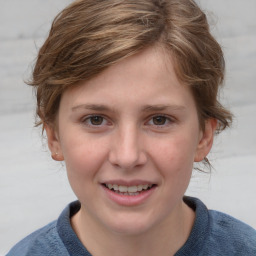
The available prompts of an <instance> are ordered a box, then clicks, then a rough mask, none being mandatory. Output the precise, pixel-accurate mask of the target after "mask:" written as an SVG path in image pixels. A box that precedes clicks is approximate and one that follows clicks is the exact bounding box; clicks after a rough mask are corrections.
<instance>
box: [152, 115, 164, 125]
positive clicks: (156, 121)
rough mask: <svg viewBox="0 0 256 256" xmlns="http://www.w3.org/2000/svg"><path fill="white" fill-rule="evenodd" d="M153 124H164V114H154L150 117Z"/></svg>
mask: <svg viewBox="0 0 256 256" xmlns="http://www.w3.org/2000/svg"><path fill="white" fill-rule="evenodd" d="M152 121H153V124H154V125H164V124H165V123H166V121H167V117H165V116H154V117H153V118H152Z"/></svg>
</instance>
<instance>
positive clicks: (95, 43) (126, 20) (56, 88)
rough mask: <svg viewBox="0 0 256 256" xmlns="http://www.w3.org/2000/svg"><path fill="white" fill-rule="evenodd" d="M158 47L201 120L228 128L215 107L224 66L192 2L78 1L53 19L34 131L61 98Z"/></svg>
mask: <svg viewBox="0 0 256 256" xmlns="http://www.w3.org/2000/svg"><path fill="white" fill-rule="evenodd" d="M156 44H160V45H162V46H164V48H165V49H166V50H167V51H169V52H170V54H171V56H172V57H173V59H174V63H175V72H176V75H177V77H178V78H179V80H180V81H181V82H182V83H184V84H186V85H187V86H189V87H190V88H191V91H192V94H193V96H194V99H195V102H196V106H197V111H198V116H199V122H200V126H201V128H202V129H204V123H205V120H207V119H209V118H214V119H216V120H217V121H218V127H217V132H220V131H222V130H224V129H225V128H226V127H228V126H230V124H231V122H232V114H231V113H230V112H229V111H228V110H226V109H225V108H224V107H223V106H222V105H221V104H220V102H219V101H218V91H219V88H220V86H221V85H222V84H223V79H224V70H225V61H224V57H223V52H222V49H221V47H220V45H219V44H218V42H217V41H216V40H215V39H214V38H213V36H212V35H211V33H210V29H209V24H208V22H207V18H206V15H205V13H204V12H203V11H202V10H201V9H200V8H199V6H198V5H197V4H196V3H195V2H194V1H193V0H76V1H74V2H72V3H71V4H70V5H69V6H68V7H66V8H65V9H64V10H63V11H61V12H60V13H59V14H58V15H57V16H56V18H55V19H54V20H53V23H52V26H51V29H50V32H49V35H48V37H47V39H46V41H45V42H44V44H43V46H42V47H41V49H40V50H39V53H38V57H37V59H36V63H35V66H34V70H33V74H32V79H31V81H30V82H28V84H30V85H32V86H34V87H35V88H36V95H37V116H38V117H39V119H37V120H36V125H37V126H38V125H41V124H43V130H44V124H54V121H55V119H56V115H57V113H58V109H59V103H60V100H61V95H62V94H63V92H64V91H65V90H66V89H67V88H70V87H72V86H76V84H78V82H79V81H82V80H88V79H90V78H92V77H94V76H96V75H97V74H99V73H101V72H102V71H103V70H104V69H106V68H107V67H109V66H111V65H113V64H115V63H117V62H119V61H120V60H122V59H124V58H127V57H128V56H131V55H134V54H136V53H137V52H139V51H141V50H143V49H145V48H146V47H150V46H153V45H156Z"/></svg>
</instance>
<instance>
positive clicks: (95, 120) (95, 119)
mask: <svg viewBox="0 0 256 256" xmlns="http://www.w3.org/2000/svg"><path fill="white" fill-rule="evenodd" d="M102 122H103V117H101V116H93V117H91V123H92V124H93V125H101V124H102Z"/></svg>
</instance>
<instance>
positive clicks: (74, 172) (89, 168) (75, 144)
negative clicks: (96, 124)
mask: <svg viewBox="0 0 256 256" xmlns="http://www.w3.org/2000/svg"><path fill="white" fill-rule="evenodd" d="M102 145H104V143H101V147H99V146H98V145H97V143H95V141H94V143H93V141H91V140H90V139H82V140H81V139H79V138H78V139H70V140H66V141H65V143H64V144H63V145H62V149H63V155H64V160H65V163H66V169H67V173H68V177H69V179H70V181H71V180H74V179H76V180H77V181H78V182H80V181H81V182H82V181H84V180H89V178H90V180H92V179H93V178H94V176H95V175H96V174H97V172H98V170H99V169H100V167H101V165H102V162H103V161H104V160H105V158H106V155H107V152H106V149H105V148H104V146H102Z"/></svg>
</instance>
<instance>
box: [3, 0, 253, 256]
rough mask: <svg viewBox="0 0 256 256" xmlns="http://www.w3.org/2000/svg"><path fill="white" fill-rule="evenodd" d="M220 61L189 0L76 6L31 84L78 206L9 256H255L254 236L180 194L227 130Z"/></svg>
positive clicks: (47, 45) (119, 0) (80, 0)
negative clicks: (221, 101)
mask: <svg viewBox="0 0 256 256" xmlns="http://www.w3.org/2000/svg"><path fill="white" fill-rule="evenodd" d="M224 69H225V62H224V57H223V53H222V49H221V47H220V46H219V44H218V43H217V41H216V40H215V39H214V38H213V36H212V35H211V33H210V30H209V25H208V22H207V18H206V15H205V13H204V12H203V11H202V10H201V9H200V7H199V6H198V5H197V4H196V3H195V2H194V1H193V0H76V1H74V2H72V3H71V4H70V5H69V6H68V7H66V8H65V9H64V10H63V11H61V12H60V14H59V15H57V17H56V18H55V19H54V21H53V24H52V27H51V30H50V33H49V36H48V38H47V39H46V41H45V42H44V44H43V46H42V47H41V49H40V51H39V53H38V57H37V60H36V63H35V67H34V70H33V75H32V79H31V81H30V82H29V84H30V85H31V86H33V87H34V88H35V90H36V95H37V115H38V117H39V118H38V119H37V121H36V124H37V126H39V125H41V126H42V130H43V132H44V131H45V132H46V134H47V140H48V146H49V149H50V151H51V155H52V158H53V159H54V160H56V161H64V162H65V166H66V170H67V176H68V179H69V182H70V185H71V187H72V189H73V191H74V193H75V194H76V196H77V198H78V201H76V202H72V203H70V204H69V205H68V206H67V207H66V208H65V209H64V211H63V212H62V213H61V215H60V216H59V218H58V219H57V220H56V221H53V222H52V223H50V224H48V225H47V226H45V227H43V228H41V229H39V230H37V231H35V232H34V233H32V234H31V235H29V236H28V237H26V238H25V239H23V240H22V241H21V242H19V243H18V244H17V245H15V246H14V247H13V248H12V249H11V250H10V252H9V253H8V254H7V255H8V256H13V255H19V256H23V255H27V256H30V255H33V256H39V255H62V256H64V255H95V256H96V255H97V256H108V255H112V256H115V255H118V256H119V255H127V256H128V255H129V256H130V255H139V256H144V255H147V256H150V255H152V256H153V255H154V256H156V255H161V256H165V255H166V256H167V255H168V256H169V255H176V256H180V255H190V256H193V255H197V256H198V255H243V256H246V255H256V231H255V230H254V229H253V228H252V227H249V226H248V225H246V224H244V223H242V222H240V221H239V220H236V219H235V218H233V217H231V216H229V215H226V214H224V213H221V212H217V211H213V210H208V209H207V208H206V206H205V205H204V204H203V202H201V201H200V200H199V199H197V198H192V197H188V196H184V194H185V191H186V189H187V187H188V184H189V181H190V178H191V173H192V170H193V168H197V163H201V162H202V163H204V164H205V168H210V166H211V164H210V162H209V160H208V159H207V154H208V153H209V151H210V150H211V147H212V144H213V140H214V137H215V135H216V134H217V133H219V132H221V131H222V130H224V129H226V128H227V127H229V126H230V124H231V122H232V114H231V113H230V112H229V111H228V110H227V109H225V108H224V107H223V106H222V105H221V104H220V102H219V101H218V98H217V95H218V91H219V90H220V88H221V85H222V84H223V79H224Z"/></svg>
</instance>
